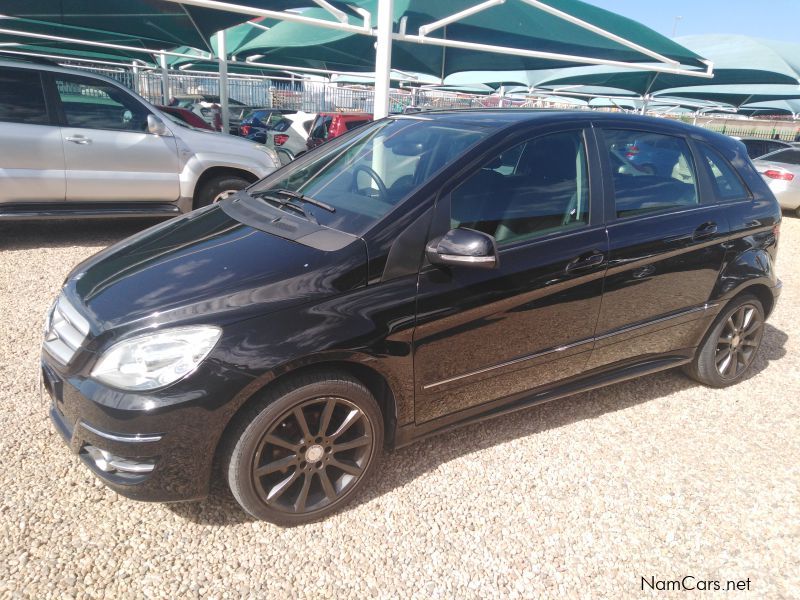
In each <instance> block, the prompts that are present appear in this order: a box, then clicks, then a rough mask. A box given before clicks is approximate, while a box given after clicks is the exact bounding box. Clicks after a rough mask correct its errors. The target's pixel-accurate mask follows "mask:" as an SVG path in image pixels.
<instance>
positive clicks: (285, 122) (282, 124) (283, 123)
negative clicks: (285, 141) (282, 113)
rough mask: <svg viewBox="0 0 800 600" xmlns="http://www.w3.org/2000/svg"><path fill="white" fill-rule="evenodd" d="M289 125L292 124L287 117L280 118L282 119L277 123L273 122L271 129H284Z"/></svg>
mask: <svg viewBox="0 0 800 600" xmlns="http://www.w3.org/2000/svg"><path fill="white" fill-rule="evenodd" d="M291 126H292V122H291V121H290V120H289V119H282V120H280V121H278V122H277V123H275V125H273V126H272V130H273V131H278V132H280V131H286V130H287V129H289V127H291Z"/></svg>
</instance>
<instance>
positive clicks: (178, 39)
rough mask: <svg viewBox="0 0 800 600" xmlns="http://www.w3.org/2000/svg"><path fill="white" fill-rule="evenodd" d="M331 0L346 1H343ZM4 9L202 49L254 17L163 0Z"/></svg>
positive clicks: (50, 0) (17, 3)
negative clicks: (227, 31)
mask: <svg viewBox="0 0 800 600" xmlns="http://www.w3.org/2000/svg"><path fill="white" fill-rule="evenodd" d="M329 1H330V3H331V4H333V5H339V6H341V7H345V6H346V5H345V3H344V2H340V1H338V0H329ZM235 4H238V5H240V6H250V7H254V8H265V9H270V10H276V11H283V10H288V9H296V8H306V7H309V6H315V3H314V2H313V0H236V2H235ZM0 12H2V14H4V15H9V16H12V17H23V18H27V19H33V20H37V21H42V22H46V23H51V24H55V25H68V26H75V27H81V28H84V29H87V30H97V31H103V32H114V33H116V34H122V35H126V36H129V37H133V38H143V40H146V43H147V46H148V47H150V48H155V47H158V48H161V49H168V48H173V47H175V46H192V47H194V48H200V49H202V50H212V48H211V45H210V41H209V40H210V38H211V36H212V35H213V34H214V33H215V32H217V31H221V30H223V29H226V28H228V27H231V26H233V25H237V24H239V23H243V22H245V21H247V20H249V19H250V18H251V17H250V16H248V15H246V14H242V13H241V12H238V11H228V10H217V9H212V8H204V7H198V6H193V5H189V4H178V3H175V2H167V1H164V0H3V3H2V7H1V8H0ZM15 28H19V29H21V28H22V27H16V26H15Z"/></svg>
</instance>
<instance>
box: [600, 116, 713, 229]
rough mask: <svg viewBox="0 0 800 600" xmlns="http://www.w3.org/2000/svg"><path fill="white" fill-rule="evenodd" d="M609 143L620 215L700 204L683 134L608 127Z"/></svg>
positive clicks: (606, 138) (616, 200)
mask: <svg viewBox="0 0 800 600" xmlns="http://www.w3.org/2000/svg"><path fill="white" fill-rule="evenodd" d="M605 143H606V149H607V151H608V153H609V156H610V162H611V165H612V171H613V181H614V192H615V202H616V208H617V211H616V212H617V217H631V216H636V215H640V214H646V213H649V212H656V211H662V210H667V209H671V208H686V207H689V206H694V205H696V204H698V195H697V183H696V182H697V179H696V177H695V170H694V164H693V162H692V158H691V156H692V155H691V152H690V151H689V146H688V145H687V144H686V141H685V140H683V139H682V138H679V137H674V136H670V135H661V134H658V133H643V132H641V131H624V130H607V131H605ZM620 163H621V164H620Z"/></svg>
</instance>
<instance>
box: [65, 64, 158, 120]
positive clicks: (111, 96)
mask: <svg viewBox="0 0 800 600" xmlns="http://www.w3.org/2000/svg"><path fill="white" fill-rule="evenodd" d="M56 86H57V87H58V95H59V96H60V98H61V105H62V106H63V108H64V117H65V118H66V120H67V125H69V126H71V127H87V128H90V129H118V130H122V131H145V130H146V129H147V115H148V111H147V109H146V108H145V107H144V105H143V104H140V103H139V102H137V101H136V100H135V99H134V98H133V97H132V96H130V95H129V94H127V93H126V92H124V91H123V90H121V89H119V88H118V87H116V86H113V85H111V84H110V83H105V82H103V81H97V80H94V79H88V78H84V77H71V76H59V77H58V78H56Z"/></svg>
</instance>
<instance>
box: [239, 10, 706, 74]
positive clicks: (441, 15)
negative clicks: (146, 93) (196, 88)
mask: <svg viewBox="0 0 800 600" xmlns="http://www.w3.org/2000/svg"><path fill="white" fill-rule="evenodd" d="M540 1H541V4H542V5H543V6H545V7H547V8H549V9H555V10H559V11H563V12H564V13H566V14H567V15H568V16H570V15H571V16H579V17H580V19H582V20H583V21H585V22H588V23H590V24H592V25H594V26H596V27H600V28H602V29H603V30H605V31H608V32H610V33H612V34H614V35H617V36H620V37H621V38H625V39H626V40H628V41H629V42H632V43H635V44H638V45H639V46H642V47H644V48H647V49H648V51H651V52H655V53H658V54H659V55H661V56H663V57H664V58H665V59H669V60H672V61H676V62H677V63H680V64H682V65H684V66H693V67H698V68H705V65H704V63H703V61H702V59H701V57H700V56H699V55H697V54H696V53H694V52H692V51H691V50H688V49H687V48H684V47H683V46H681V45H679V44H677V43H675V42H673V41H672V40H669V39H668V38H666V37H664V36H662V35H660V34H658V33H656V32H655V31H653V30H651V29H649V28H647V27H645V26H644V25H641V24H640V23H637V22H635V21H632V20H630V19H627V18H625V17H622V16H620V15H617V14H614V13H611V12H608V11H606V10H603V9H601V8H598V7H596V6H592V5H589V4H586V3H584V2H581V1H580V0H540ZM353 4H354V5H355V6H357V7H359V8H362V9H366V10H368V11H369V12H370V13H371V14H372V15H373V22H374V19H375V18H376V16H377V6H378V0H358V1H356V2H354V3H353ZM464 9H465V6H464V3H463V2H461V1H460V0H395V2H394V13H393V15H392V17H393V22H394V31H395V33H394V42H393V45H392V66H393V67H394V68H397V69H402V70H407V71H414V72H420V73H427V74H430V75H435V76H437V77H441V78H443V77H445V76H447V75H449V74H452V73H457V72H462V71H475V70H498V69H501V70H506V71H507V70H534V69H544V68H555V67H564V66H568V65H574V64H576V62H577V63H578V64H580V63H581V62H582V61H580V60H576V62H573V61H571V60H565V59H564V58H563V57H552V58H543V57H540V56H537V57H532V56H516V55H513V54H509V53H505V54H503V53H497V52H483V51H478V50H475V49H467V48H453V47H447V48H444V47H442V46H441V45H437V43H436V41H437V40H443V39H444V40H448V41H450V42H453V41H457V42H466V43H475V44H483V45H491V46H495V47H505V48H516V49H522V50H535V51H539V52H548V53H556V54H562V55H568V56H574V57H591V60H605V61H623V62H630V63H633V62H643V61H651V60H653V58H652V57H651V56H648V55H647V54H646V53H645V52H643V51H640V50H637V49H633V48H630V47H627V46H625V45H624V44H622V43H620V42H618V41H615V40H612V39H608V38H607V37H604V36H603V35H600V34H599V33H596V32H595V31H590V30H588V29H586V28H584V27H581V26H579V25H578V24H576V23H575V22H572V21H570V20H565V19H563V18H560V17H558V16H556V15H553V14H550V13H549V12H546V11H545V10H542V9H541V8H539V7H538V6H537V5H536V3H530V2H528V1H525V0H507V1H506V2H505V3H502V4H496V5H494V6H491V7H489V8H487V9H485V10H482V11H481V12H478V13H477V14H472V15H467V16H464V17H463V18H460V19H459V20H455V21H452V22H449V23H447V24H441V25H440V26H437V25H434V26H432V28H429V30H428V31H423V33H425V35H424V36H421V35H420V28H421V27H422V28H423V29H424V27H425V26H431V24H434V23H436V22H437V21H440V20H447V18H448V17H450V16H451V15H453V14H455V13H458V12H459V11H463V10H464ZM303 15H304V16H308V17H313V18H317V19H321V20H328V21H333V19H334V18H333V16H332V15H331V14H330V13H328V12H327V11H325V10H323V9H321V8H312V9H309V10H307V11H305V12H304V13H303ZM401 20H402V21H403V23H404V25H405V29H404V31H405V34H403V33H402V32H401V26H400V24H401ZM442 22H444V21H442ZM352 24H356V25H357V24H360V21H359V20H358V19H357V18H352ZM417 41H422V42H426V41H427V43H422V44H419V43H414V42H417ZM230 52H231V53H234V54H238V55H241V56H248V55H250V56H252V55H260V56H263V57H264V58H263V60H265V61H268V62H270V63H279V64H287V65H298V66H309V67H315V68H327V69H331V70H337V71H342V70H345V71H373V70H374V69H375V50H374V38H372V37H371V36H365V35H359V34H356V33H351V32H347V31H337V30H333V29H320V28H318V27H314V26H312V25H308V24H304V23H294V22H287V21H284V22H281V23H278V24H277V25H275V26H274V27H272V28H271V29H270V30H269V31H264V32H263V33H261V34H260V35H259V36H257V37H256V38H254V39H252V40H249V41H247V42H246V43H244V44H242V45H240V46H238V47H233V46H231V48H230ZM583 62H584V64H586V63H587V62H588V61H583Z"/></svg>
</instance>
